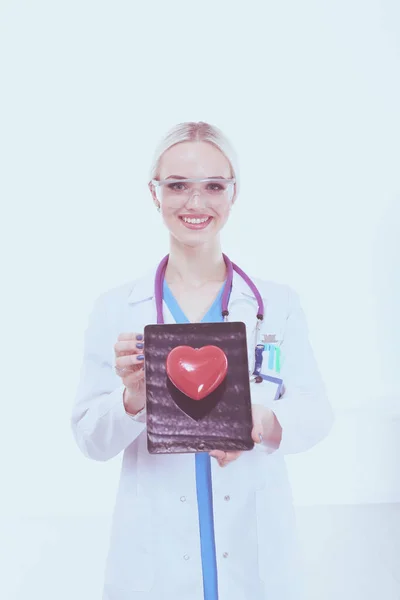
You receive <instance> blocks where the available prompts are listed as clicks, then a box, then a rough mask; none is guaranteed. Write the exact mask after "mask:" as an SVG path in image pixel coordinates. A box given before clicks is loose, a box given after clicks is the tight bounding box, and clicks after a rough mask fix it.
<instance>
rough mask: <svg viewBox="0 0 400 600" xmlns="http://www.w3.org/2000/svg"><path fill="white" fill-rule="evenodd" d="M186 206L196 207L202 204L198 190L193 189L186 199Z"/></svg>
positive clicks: (202, 200)
mask: <svg viewBox="0 0 400 600" xmlns="http://www.w3.org/2000/svg"><path fill="white" fill-rule="evenodd" d="M186 206H187V207H188V208H198V207H199V206H204V199H203V196H202V194H201V193H200V192H199V191H198V190H193V192H192V193H191V194H190V196H189V198H188V199H187V202H186Z"/></svg>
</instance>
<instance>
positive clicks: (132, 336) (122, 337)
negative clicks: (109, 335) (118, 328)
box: [118, 332, 144, 342]
mask: <svg viewBox="0 0 400 600" xmlns="http://www.w3.org/2000/svg"><path fill="white" fill-rule="evenodd" d="M143 339H144V336H143V333H136V332H134V333H120V334H119V336H118V341H119V342H130V341H134V340H135V341H138V342H143Z"/></svg>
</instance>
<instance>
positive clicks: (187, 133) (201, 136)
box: [150, 121, 239, 195]
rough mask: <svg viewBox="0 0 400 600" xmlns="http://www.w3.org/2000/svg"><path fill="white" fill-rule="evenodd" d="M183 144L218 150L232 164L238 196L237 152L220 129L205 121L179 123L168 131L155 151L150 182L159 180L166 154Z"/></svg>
mask: <svg viewBox="0 0 400 600" xmlns="http://www.w3.org/2000/svg"><path fill="white" fill-rule="evenodd" d="M182 142H208V143H209V144H213V145H214V146H215V147H216V148H218V150H220V151H221V152H222V154H223V155H224V156H225V157H226V159H227V160H228V162H229V164H230V167H231V171H232V176H233V177H234V178H235V179H236V195H237V194H238V190H239V167H238V160H237V156H236V152H235V150H234V148H233V146H232V144H231V143H230V141H229V140H228V138H227V137H226V136H225V134H224V133H222V131H221V130H220V129H218V127H215V126H214V125H210V124H209V123H204V122H203V121H199V122H198V123H195V122H192V121H189V122H186V123H179V124H178V125H175V127H173V128H172V129H170V130H169V131H168V133H167V134H166V135H165V137H164V138H163V139H162V140H161V142H160V144H159V145H158V147H157V149H156V151H155V154H154V158H153V162H152V166H151V170H150V180H152V179H157V177H158V170H159V168H160V162H161V158H162V156H163V154H164V152H166V151H167V150H169V149H170V148H172V146H175V145H176V144H181V143H182Z"/></svg>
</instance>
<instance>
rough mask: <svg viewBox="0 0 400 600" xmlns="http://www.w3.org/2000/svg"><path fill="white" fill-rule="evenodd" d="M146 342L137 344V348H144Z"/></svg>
mask: <svg viewBox="0 0 400 600" xmlns="http://www.w3.org/2000/svg"><path fill="white" fill-rule="evenodd" d="M143 346H144V344H136V348H139V350H141V349H142V348H143Z"/></svg>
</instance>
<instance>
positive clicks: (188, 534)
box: [72, 123, 332, 600]
mask: <svg viewBox="0 0 400 600" xmlns="http://www.w3.org/2000/svg"><path fill="white" fill-rule="evenodd" d="M193 179H194V180H195V181H192V180H193ZM149 188H150V191H151V195H152V199H153V202H154V204H155V206H156V208H157V210H159V211H160V212H161V216H162V220H163V222H164V224H165V226H166V227H167V228H168V230H169V233H170V248H169V258H168V263H167V267H166V272H165V280H164V285H163V319H164V321H165V322H166V323H174V322H188V321H192V322H198V321H208V322H212V321H218V320H221V309H222V307H221V295H222V290H223V289H224V282H225V280H226V277H227V268H226V263H225V261H224V256H223V254H222V250H221V244H220V231H221V229H222V227H223V226H224V225H225V223H226V222H227V220H228V218H229V213H230V210H231V208H232V206H233V204H234V202H235V201H236V198H237V195H238V170H237V165H236V159H235V155H234V152H233V150H232V148H231V146H230V144H229V143H228V141H227V139H226V138H225V137H224V135H223V134H222V133H221V131H219V130H218V129H217V128H215V127H212V126H210V125H208V124H206V123H183V124H180V125H178V126H176V127H175V128H174V129H173V130H171V131H170V132H169V133H168V135H167V136H166V138H165V139H164V141H163V142H162V144H161V145H160V147H159V149H158V150H157V152H156V157H155V161H154V166H153V168H152V171H151V181H150V183H149ZM267 269H268V266H267V265H266V270H267ZM154 275H155V269H154V271H152V272H151V273H149V274H147V275H146V276H144V277H143V278H141V279H138V280H136V281H134V282H132V283H130V284H128V285H123V286H120V287H118V288H116V289H114V290H112V291H110V292H108V293H105V294H103V295H102V296H101V297H100V298H99V299H98V300H97V302H96V303H95V306H94V309H93V312H92V315H91V318H90V322H89V327H88V329H87V332H86V338H85V353H84V363H83V368H82V373H81V381H80V385H79V389H78V393H77V398H76V404H75V407H74V411H73V417H72V427H73V432H74V435H75V438H76V441H77V443H78V445H79V447H80V449H81V450H82V452H83V453H84V454H85V455H86V456H88V457H90V458H92V459H94V460H100V461H105V460H108V459H110V458H112V457H114V456H116V455H118V454H119V453H120V452H122V451H123V464H122V472H121V479H120V485H119V490H118V495H117V500H116V507H115V513H114V521H113V529H112V536H111V546H110V552H109V559H108V564H107V573H106V580H105V587H104V597H103V599H104V600H128V599H129V600H135V599H138V600H139V598H140V599H141V600H163V599H166V600H167V599H170V598H174V600H216V599H217V598H218V600H249V599H250V598H260V600H261V599H264V600H267V599H268V600H269V599H271V600H299V598H301V595H302V594H301V588H300V578H299V577H298V573H297V570H298V567H297V560H296V543H295V526H294V514H293V507H292V500H291V491H290V486H289V483H288V478H287V474H286V469H285V463H284V455H285V454H289V453H297V452H303V451H305V450H308V449H309V448H311V447H312V446H314V445H315V444H316V443H318V442H319V441H320V440H322V439H323V438H324V437H325V436H326V435H327V433H328V432H329V430H330V427H331V424H332V414H331V409H330V406H329V403H328V401H327V398H326V395H325V389H324V385H323V382H322V381H321V377H320V374H319V370H318V367H317V365H316V362H315V360H314V357H313V351H312V349H311V346H310V343H309V341H308V334H307V325H306V321H305V317H304V314H303V312H302V309H301V307H300V303H299V299H298V296H297V294H296V293H295V292H294V291H293V290H292V289H291V288H289V287H287V286H284V285H280V284H275V283H272V282H268V281H262V280H255V279H253V282H254V283H255V284H256V286H257V288H258V290H259V292H260V294H261V296H262V299H263V302H264V304H265V307H266V310H265V317H264V320H263V321H262V324H261V332H260V333H261V339H262V340H263V341H265V342H267V343H268V344H270V346H269V351H270V352H271V348H272V351H275V350H277V351H278V350H279V351H280V352H281V354H282V362H281V369H280V373H279V376H280V377H281V378H282V379H283V382H284V388H283V394H282V395H281V397H280V398H279V399H278V400H272V399H271V394H270V393H269V391H268V382H267V381H263V383H261V384H257V383H254V382H252V384H251V400H252V411H253V424H254V427H253V432H252V437H253V440H254V442H255V447H254V449H253V450H251V451H247V452H243V453H238V452H236V453H235V452H222V451H214V452H211V453H210V455H209V454H207V453H203V454H196V455H195V456H194V455H193V454H178V455H159V454H158V455H154V454H152V455H150V454H149V453H148V451H147V439H146V407H145V383H144V366H143V363H144V342H143V330H144V327H145V325H147V324H150V323H155V322H157V316H156V306H155V301H154V289H155V288H154ZM229 313H230V320H232V321H242V322H244V323H245V324H246V330H247V335H248V348H249V360H250V361H251V360H252V356H251V354H252V353H253V354H254V342H253V339H254V322H255V315H256V314H257V300H256V298H255V296H254V293H253V292H252V291H251V289H250V288H249V287H248V285H247V284H246V282H245V281H244V280H243V279H242V278H241V277H240V276H239V275H238V274H237V273H235V274H234V278H233V282H232V286H231V289H230V296H229ZM250 364H251V363H250ZM269 366H270V365H269Z"/></svg>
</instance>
